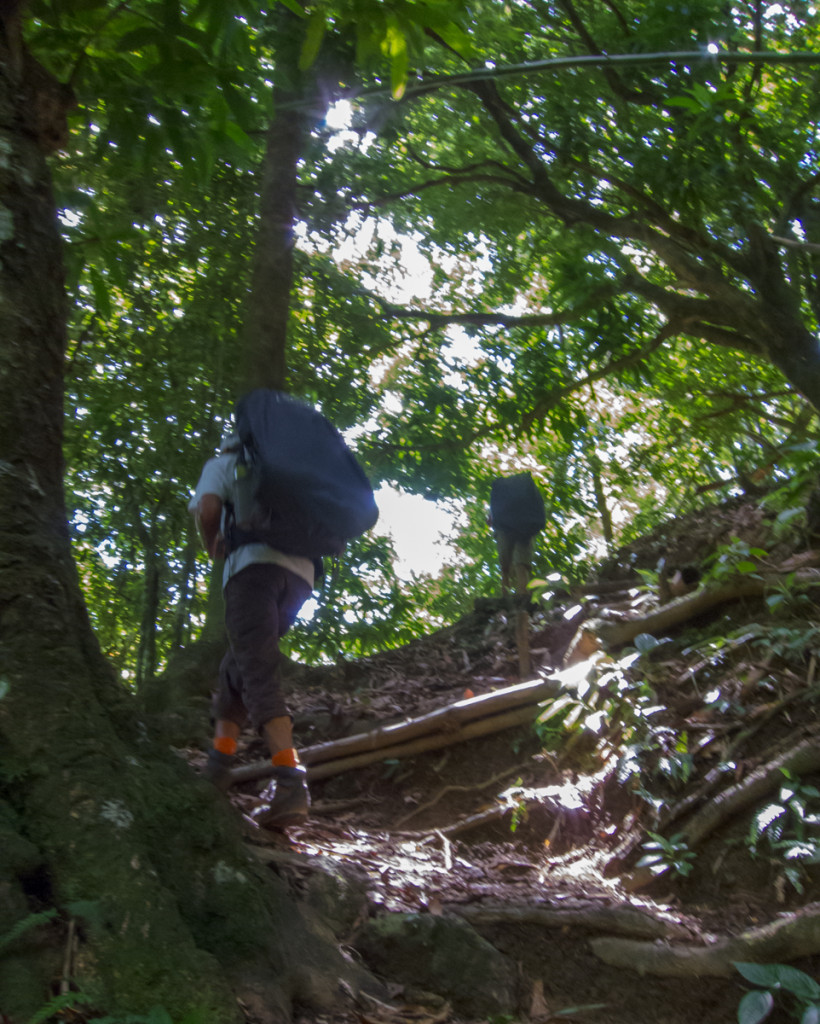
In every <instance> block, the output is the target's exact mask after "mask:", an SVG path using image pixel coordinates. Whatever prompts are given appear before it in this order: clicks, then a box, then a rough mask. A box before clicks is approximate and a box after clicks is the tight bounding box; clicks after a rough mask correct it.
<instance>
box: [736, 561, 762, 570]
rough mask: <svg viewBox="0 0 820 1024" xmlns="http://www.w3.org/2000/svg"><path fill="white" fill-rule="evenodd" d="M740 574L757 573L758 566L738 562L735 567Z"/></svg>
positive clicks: (751, 563) (752, 563)
mask: <svg viewBox="0 0 820 1024" xmlns="http://www.w3.org/2000/svg"><path fill="white" fill-rule="evenodd" d="M735 568H736V569H737V571H738V572H757V570H758V566H757V565H756V564H755V563H754V562H738V563H737V565H736V566H735Z"/></svg>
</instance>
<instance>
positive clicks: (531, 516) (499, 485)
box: [490, 473, 547, 543]
mask: <svg viewBox="0 0 820 1024" xmlns="http://www.w3.org/2000/svg"><path fill="white" fill-rule="evenodd" d="M490 515H491V516H492V521H493V528H494V529H496V530H505V531H506V532H507V533H510V534H512V535H513V537H515V539H516V540H519V541H521V542H523V543H526V542H527V541H528V540H529V539H530V538H531V537H534V536H535V535H536V533H540V532H541V530H543V529H544V527H545V526H546V525H547V513H546V509H545V508H544V499H543V498H542V497H541V492H540V491H539V490H538V488H537V487H536V485H535V481H534V480H533V478H532V476H531V475H530V474H529V473H517V474H516V475H515V476H501V477H498V478H497V479H495V480H493V485H492V488H491V490H490Z"/></svg>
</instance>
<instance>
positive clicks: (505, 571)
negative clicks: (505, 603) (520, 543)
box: [494, 527, 515, 595]
mask: <svg viewBox="0 0 820 1024" xmlns="http://www.w3.org/2000/svg"><path fill="white" fill-rule="evenodd" d="M494 532H495V545H496V547H497V548H498V564H499V566H500V568H501V593H502V594H504V595H506V594H507V592H508V590H509V589H510V573H511V570H512V559H513V548H514V547H515V538H514V537H513V536H512V534H511V533H508V532H507V531H506V530H503V529H500V528H498V527H497V528H496V529H495V531H494Z"/></svg>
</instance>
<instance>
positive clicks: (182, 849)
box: [0, 32, 349, 1024]
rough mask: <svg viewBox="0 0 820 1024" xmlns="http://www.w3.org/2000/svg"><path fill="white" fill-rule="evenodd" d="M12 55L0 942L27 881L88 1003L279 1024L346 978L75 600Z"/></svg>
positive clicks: (55, 397)
mask: <svg viewBox="0 0 820 1024" xmlns="http://www.w3.org/2000/svg"><path fill="white" fill-rule="evenodd" d="M5 46H6V43H5V37H4V36H3V34H2V32H0V196H2V202H0V337H2V339H3V343H2V345H0V445H1V446H2V447H1V448H0V922H1V923H0V928H1V929H2V931H3V932H4V933H5V932H6V931H7V930H8V928H9V927H10V926H11V925H12V924H13V923H14V921H15V920H16V919H20V918H21V917H25V916H26V913H27V904H26V897H25V893H24V890H23V888H22V886H21V884H20V880H19V878H18V875H19V873H20V872H21V871H23V870H27V871H29V872H30V871H31V869H32V867H33V866H34V865H36V866H38V868H39V870H38V874H37V877H38V893H39V896H40V898H41V899H42V898H47V899H48V900H49V901H51V902H52V903H53V905H54V906H55V907H56V908H57V910H58V911H59V912H60V913H61V914H62V915H63V919H64V920H67V919H68V918H79V919H80V920H81V922H82V928H81V948H80V952H79V955H78V957H77V958H76V963H75V969H74V970H75V973H74V978H73V981H75V982H76V983H77V985H78V987H79V988H81V990H82V991H83V992H84V993H85V1001H86V1002H90V1003H91V1004H92V1005H93V1006H95V1007H97V1008H100V1009H102V1010H107V1011H115V1012H119V1013H124V1012H131V1013H146V1012H147V1011H148V1010H149V1009H150V1008H151V1007H152V1006H155V1005H162V1006H164V1007H165V1008H166V1010H167V1011H168V1013H169V1014H170V1015H171V1016H172V1017H173V1018H174V1019H179V1018H181V1017H184V1016H186V1015H187V1014H192V1013H194V1012H196V1013H197V1019H198V1020H200V1021H203V1022H209V1024H231V1022H233V1021H239V1020H240V1019H243V1015H242V1014H241V1013H240V1011H239V1009H238V1006H237V1002H236V995H237V994H240V995H246V996H247V998H250V999H253V1000H254V1001H255V1002H258V1001H259V1000H261V1002H262V1005H263V1006H265V1008H266V1009H267V1010H268V1015H267V1019H268V1020H286V1019H288V1018H289V1007H290V1004H291V1001H292V1000H299V1001H300V1002H305V1003H306V1004H308V1005H310V1004H313V1005H314V1006H317V1005H324V1006H327V1005H328V1004H329V1003H331V1002H332V1000H333V998H334V993H335V989H336V984H337V982H336V978H337V977H339V976H340V975H344V974H345V973H348V974H349V971H347V969H346V968H345V965H344V962H343V960H342V958H341V955H340V954H339V953H338V951H337V950H336V947H335V943H333V942H332V941H328V939H327V937H322V936H321V935H319V934H318V933H317V932H315V930H313V929H312V926H310V925H308V924H307V923H306V922H305V918H304V915H303V913H302V912H301V911H300V908H299V906H298V905H297V904H296V903H295V902H294V900H293V899H292V898H291V897H290V895H289V894H288V892H287V889H286V887H285V884H284V883H283V882H282V881H281V880H279V879H277V877H276V876H275V875H273V874H271V873H270V872H260V871H259V870H258V869H257V868H255V867H254V866H253V865H252V864H251V863H250V862H249V859H248V857H247V855H246V854H245V852H244V850H243V848H242V846H241V844H240V841H239V837H238V833H237V830H236V825H235V821H234V819H233V817H232V816H231V814H230V811H229V809H228V807H227V806H226V805H225V804H224V803H223V802H222V801H221V798H219V797H218V796H217V795H216V794H215V792H214V791H213V789H212V787H211V786H209V785H208V784H207V783H205V782H200V781H198V780H196V779H195V778H194V777H193V775H192V773H191V772H190V770H189V769H188V767H187V766H186V765H185V764H184V763H182V762H181V761H180V760H179V759H178V758H177V757H175V756H174V755H173V754H172V753H171V752H170V751H168V749H167V747H165V746H164V745H161V744H157V743H155V742H154V741H152V739H151V737H150V734H149V733H148V731H147V730H146V728H145V725H144V723H141V722H139V721H138V720H137V711H136V707H135V702H134V700H133V699H132V698H131V697H130V696H129V695H128V694H127V693H126V691H125V690H124V688H123V687H121V686H120V685H119V683H118V681H117V679H116V678H115V676H114V674H113V672H112V670H111V669H110V667H109V666H108V665H107V663H106V662H105V660H104V659H103V657H102V655H101V653H100V650H99V646H98V644H97V643H96V640H95V637H94V635H93V633H92V630H91V628H90V624H89V621H88V616H87V614H86V611H85V607H84V604H83V601H82V597H81V593H80V587H79V582H78V578H77V573H76V571H75V567H74V563H73V560H72V557H71V551H70V543H69V533H68V527H67V522H66V510H65V502H64V497H63V480H62V478H63V459H62V422H63V379H62V375H63V363H64V357H65V341H66V331H65V320H66V317H65V313H66V302H65V295H64V290H63V267H62V259H61V244H60V237H59V231H58V225H57V217H56V210H55V207H54V202H53V199H52V195H51V187H50V180H49V174H48V169H47V166H46V163H45V159H44V157H43V155H42V153H41V152H40V151H39V149H38V146H37V142H36V136H35V131H34V128H33V126H32V124H31V123H30V122H29V118H30V117H31V110H32V106H31V103H30V102H29V99H30V97H28V96H27V95H26V89H25V82H21V80H20V78H19V76H18V75H16V74H15V72H14V66H15V65H14V62H13V61H12V60H11V58H10V54H9V53H8V51H7V50H6V49H5ZM10 839H11V846H13V847H14V848H15V849H22V850H23V851H24V855H21V856H18V857H17V858H16V859H15V858H10V857H9V855H8V851H9V849H10V848H11V846H10V842H9V840H10ZM283 923H284V924H283ZM62 944H63V942H62V940H60V946H62ZM38 949H39V951H40V953H41V954H44V955H47V954H48V952H49V950H48V949H47V943H45V944H44V943H38ZM59 955H60V953H59V952H58V951H57V950H56V949H55V950H54V951H53V956H54V958H55V959H56V957H57V956H59ZM45 976H46V975H45V972H42V973H40V974H38V973H37V972H36V971H35V972H33V973H32V975H31V978H32V979H34V980H33V983H32V985H29V986H27V987H25V988H17V989H15V991H14V992H9V991H6V990H4V991H2V992H0V996H1V997H2V999H0V1002H2V1006H3V1011H4V1012H5V1013H6V1014H7V1015H8V1014H11V1015H12V1016H13V1017H15V1018H16V1017H20V1018H25V1019H28V1017H29V1016H31V1015H32V1014H33V1013H34V1012H35V1011H37V1010H38V1009H40V1008H41V1007H42V1005H43V1004H44V1003H45V1002H46V1001H47V999H48V998H49V996H50V995H51V994H52V993H51V992H50V991H49V990H48V988H46V987H45V985H44V984H43V979H44V977H45ZM38 978H39V979H40V984H42V985H43V988H42V989H41V990H40V991H38V984H37V979H38ZM2 980H3V976H2V973H0V982H2Z"/></svg>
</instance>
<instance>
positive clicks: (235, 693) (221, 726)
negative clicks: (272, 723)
mask: <svg viewBox="0 0 820 1024" xmlns="http://www.w3.org/2000/svg"><path fill="white" fill-rule="evenodd" d="M211 713H212V715H213V718H214V720H215V725H214V740H213V746H212V748H211V751H210V753H209V754H208V762H207V764H206V765H205V776H206V778H208V779H210V780H211V782H213V783H214V785H215V786H217V787H219V789H222V790H227V789H228V787H229V786H230V772H231V767H232V766H233V762H234V755H235V754H236V745H237V741H238V740H239V734H240V732H241V730H242V723H243V722H244V721H245V719H246V718H247V715H246V713H245V705H244V704H243V703H242V697H241V680H240V678H239V670H238V668H237V665H236V661H235V659H234V656H233V652H232V651H231V649H230V648H228V650H227V651H226V653H225V656H224V658H223V659H222V663H221V664H220V666H219V686H218V688H217V690H216V692H215V693H214V696H213V701H212V702H211Z"/></svg>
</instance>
